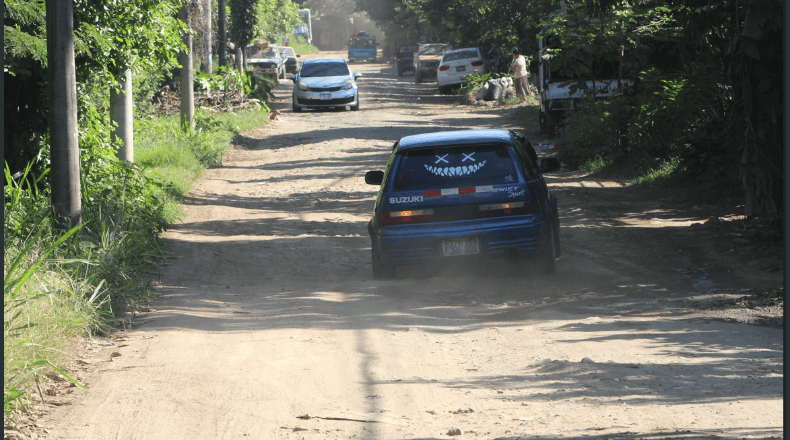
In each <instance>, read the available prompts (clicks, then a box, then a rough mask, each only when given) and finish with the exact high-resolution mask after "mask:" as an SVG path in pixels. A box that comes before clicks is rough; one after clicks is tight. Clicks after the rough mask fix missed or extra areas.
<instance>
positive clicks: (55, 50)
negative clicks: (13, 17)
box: [46, 0, 82, 229]
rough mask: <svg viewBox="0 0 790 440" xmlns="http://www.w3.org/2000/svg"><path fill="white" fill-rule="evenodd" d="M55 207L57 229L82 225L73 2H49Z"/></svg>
mask: <svg viewBox="0 0 790 440" xmlns="http://www.w3.org/2000/svg"><path fill="white" fill-rule="evenodd" d="M46 12H47V18H46V20H47V57H48V59H49V91H50V97H51V98H50V99H51V101H50V110H49V137H50V161H51V167H50V168H51V170H52V171H51V173H50V182H51V186H52V196H51V197H52V205H53V207H54V209H55V215H56V218H55V222H56V225H57V227H58V228H60V229H67V228H70V227H74V226H77V225H78V224H80V223H82V196H81V194H80V149H79V139H78V134H77V74H76V69H75V64H74V19H73V14H74V12H73V2H71V1H64V0H47V2H46Z"/></svg>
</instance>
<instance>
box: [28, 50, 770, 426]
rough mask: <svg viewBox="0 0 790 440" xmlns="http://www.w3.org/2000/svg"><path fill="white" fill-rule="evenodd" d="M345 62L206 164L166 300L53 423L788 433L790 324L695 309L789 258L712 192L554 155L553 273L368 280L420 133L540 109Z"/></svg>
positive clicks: (467, 269) (757, 288)
mask: <svg viewBox="0 0 790 440" xmlns="http://www.w3.org/2000/svg"><path fill="white" fill-rule="evenodd" d="M322 55H328V54H322ZM329 55H332V54H329ZM334 55H342V54H334ZM352 70H354V71H359V72H362V73H363V75H364V78H363V79H362V80H361V81H360V87H361V90H362V92H361V110H360V111H358V112H350V111H347V110H346V111H307V112H303V113H301V114H293V113H291V111H290V90H291V83H290V81H287V82H283V83H282V84H281V86H280V87H279V89H278V90H277V95H278V97H280V98H281V100H280V101H279V102H278V103H277V104H275V105H276V106H277V107H278V108H280V109H281V110H282V114H281V115H280V119H281V120H279V121H274V122H273V123H272V124H269V125H268V126H265V127H263V128H261V129H259V130H256V131H252V132H248V133H246V134H245V137H244V138H242V139H241V140H240V141H239V142H238V145H236V146H235V148H234V149H233V150H232V151H231V152H230V153H229V154H228V156H227V157H226V158H225V162H224V165H223V166H220V167H216V168H212V169H210V170H208V171H207V173H206V175H205V178H204V179H203V180H201V181H200V182H199V183H198V184H197V186H196V187H195V189H194V191H193V192H192V194H191V195H190V197H189V198H188V199H187V200H186V202H185V210H186V217H185V218H184V220H183V222H181V223H179V224H176V225H174V226H173V227H172V229H170V230H169V231H168V232H167V233H166V235H165V243H166V244H167V245H168V246H169V247H170V249H171V251H172V253H173V256H174V257H176V258H175V259H174V260H172V261H171V263H170V265H169V266H167V267H164V268H163V274H162V277H161V280H160V281H159V284H160V287H159V288H158V293H159V294H160V299H159V300H158V301H157V302H155V303H152V304H151V308H150V311H149V312H147V313H141V314H138V315H137V316H136V317H135V319H134V325H133V329H132V330H130V331H126V332H121V333H119V334H118V335H115V336H114V337H113V338H112V340H111V341H112V342H114V343H115V345H112V346H100V345H96V344H86V347H87V348H86V350H85V352H84V353H83V355H82V358H81V359H80V360H79V368H77V369H76V370H75V373H76V374H78V376H80V377H81V378H82V380H84V381H85V382H86V383H87V385H88V386H89V389H88V390H81V389H75V388H66V387H65V385H63V386H62V388H60V391H57V390H56V391H54V392H52V393H51V394H53V395H52V396H51V397H49V398H48V399H49V402H50V403H48V404H47V405H45V406H43V407H42V408H45V409H47V408H48V409H47V411H46V413H45V414H43V415H42V416H41V418H40V421H39V425H40V428H39V430H38V431H37V432H38V435H39V436H40V437H44V438H53V439H163V440H175V439H247V438H251V439H293V440H301V439H306V440H309V439H370V440H374V439H382V440H383V439H413V440H417V439H445V438H481V439H508V440H512V439H537V438H566V439H582V438H585V439H605V438H606V439H611V438H639V439H665V438H732V439H735V438H772V437H782V436H783V433H782V429H783V406H782V403H783V402H782V399H783V394H782V393H783V389H782V368H783V360H782V350H783V329H782V327H781V326H777V325H774V326H770V325H751V324H748V323H743V322H736V321H731V320H730V321H728V320H727V319H724V318H727V316H728V315H727V314H726V310H722V309H721V308H718V309H715V310H713V309H711V310H706V307H700V304H703V305H704V304H705V301H714V300H716V299H717V298H719V299H721V298H725V299H726V298H730V297H736V296H741V297H742V296H746V295H749V294H753V293H755V292H770V291H772V289H778V288H779V287H780V286H781V282H782V275H781V271H777V270H776V268H775V267H773V266H772V263H771V260H770V259H768V260H761V259H754V260H752V259H751V257H749V258H747V257H744V256H743V255H741V253H740V252H741V251H740V249H741V248H747V247H748V246H747V245H736V244H733V243H730V242H728V241H727V240H721V239H720V238H716V237H721V236H722V235H721V234H719V235H716V231H715V228H714V227H713V226H712V225H714V224H715V223H717V222H726V221H727V220H728V219H729V217H727V215H725V213H722V214H721V215H718V216H717V217H715V218H716V219H720V220H718V221H715V220H714V221H711V220H709V218H710V217H712V216H713V215H715V214H716V213H712V212H711V211H710V209H713V208H709V207H696V209H692V208H691V207H689V209H688V210H683V209H681V208H679V207H678V206H676V205H674V204H673V203H672V197H671V194H662V193H661V192H657V191H653V192H650V191H648V190H640V189H635V188H631V187H628V186H627V185H625V184H622V183H618V182H617V181H602V180H599V179H592V178H589V177H586V176H585V175H583V174H580V173H577V172H562V173H558V174H553V175H551V177H549V179H548V182H549V185H550V188H552V190H553V191H554V193H555V195H556V196H557V198H558V199H559V203H560V212H561V216H562V219H561V222H562V229H561V231H562V232H561V238H562V249H563V255H562V257H561V258H560V260H558V270H557V273H556V274H554V275H550V276H546V275H540V274H538V273H537V272H533V271H530V270H526V271H525V270H524V267H523V266H520V265H516V264H512V263H510V262H507V261H495V262H481V263H476V264H469V265H440V266H436V267H428V268H418V269H415V270H407V271H403V274H402V276H400V277H398V278H397V279H394V280H386V281H377V280H374V279H373V277H372V273H371V267H370V242H369V239H368V237H367V231H366V228H365V224H366V222H367V221H368V219H369V216H370V213H371V210H372V206H373V199H374V196H375V192H376V188H374V187H371V186H368V185H365V183H364V181H363V176H364V173H365V171H368V170H375V169H383V167H384V165H385V163H386V160H387V157H388V155H389V152H390V150H391V147H392V144H393V143H394V142H395V141H396V140H397V139H399V138H400V137H402V136H405V135H409V134H414V133H423V132H429V131H435V130H448V129H463V128H489V127H505V128H516V129H525V127H524V124H523V122H519V121H518V120H517V119H515V118H514V117H513V114H514V109H513V108H512V107H510V108H475V107H467V106H460V105H457V104H455V99H454V98H453V97H451V96H443V95H438V94H436V93H437V91H436V90H437V87H436V84H435V83H424V84H415V83H414V82H413V78H412V77H408V76H407V77H402V78H400V77H398V76H397V73H396V71H395V69H394V67H393V66H392V65H390V64H371V65H367V64H362V65H359V64H357V65H352ZM536 130H537V127H536V124H532V125H528V126H527V127H526V131H525V133H526V134H527V136H528V137H529V138H531V139H532V140H533V143H534V144H536V145H537V144H539V143H541V142H545V139H543V138H541V137H540V135H539V134H538V133H537V132H536ZM547 153H550V150H548V149H546V148H543V149H539V154H547ZM706 209H707V211H706ZM695 223H698V225H693V224H695ZM724 236H725V237H726V234H725V235H724ZM776 295H783V293H781V292H780V293H776ZM711 304H712V303H711ZM769 312H770V310H769ZM755 313H756V312H755ZM746 315H748V316H751V315H749V313H746ZM748 316H747V317H748ZM775 318H776V316H774V319H775ZM760 319H768V318H767V317H766V316H752V320H753V321H756V320H760ZM776 323H780V322H779V321H777V322H776ZM107 341H110V340H109V339H108V340H107ZM113 353H117V354H115V355H114V354H113ZM63 390H66V391H63ZM44 429H46V431H44ZM451 434H460V435H458V436H452V435H451Z"/></svg>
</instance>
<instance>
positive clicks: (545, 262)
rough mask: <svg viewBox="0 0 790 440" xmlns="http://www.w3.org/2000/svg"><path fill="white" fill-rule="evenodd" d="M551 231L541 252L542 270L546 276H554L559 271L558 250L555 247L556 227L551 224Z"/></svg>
mask: <svg viewBox="0 0 790 440" xmlns="http://www.w3.org/2000/svg"><path fill="white" fill-rule="evenodd" d="M549 228H550V231H549V233H548V234H546V244H545V245H544V246H543V250H542V251H540V257H539V259H540V269H541V272H543V273H544V274H546V275H549V274H553V273H554V272H555V271H556V270H557V262H556V258H557V255H556V250H555V247H554V225H553V224H550V226H549Z"/></svg>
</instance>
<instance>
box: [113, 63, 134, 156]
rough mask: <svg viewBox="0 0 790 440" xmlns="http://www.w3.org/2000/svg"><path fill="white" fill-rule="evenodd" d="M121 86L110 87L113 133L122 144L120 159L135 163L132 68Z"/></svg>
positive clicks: (125, 73)
mask: <svg viewBox="0 0 790 440" xmlns="http://www.w3.org/2000/svg"><path fill="white" fill-rule="evenodd" d="M120 86H121V87H120V88H119V89H115V88H110V119H111V120H112V121H113V122H115V124H116V127H114V128H113V130H112V135H113V136H116V137H118V139H120V141H121V146H120V148H118V153H117V154H116V155H117V156H118V159H122V160H125V161H127V162H131V163H134V132H133V130H134V125H133V119H132V112H133V108H134V107H133V105H132V100H133V99H132V70H131V69H126V71H125V72H124V73H123V80H122V81H120Z"/></svg>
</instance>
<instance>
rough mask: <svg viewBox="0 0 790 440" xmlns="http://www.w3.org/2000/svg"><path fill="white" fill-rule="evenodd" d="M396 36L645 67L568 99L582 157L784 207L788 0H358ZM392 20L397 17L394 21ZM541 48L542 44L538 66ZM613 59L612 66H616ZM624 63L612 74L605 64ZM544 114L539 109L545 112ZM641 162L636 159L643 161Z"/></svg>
mask: <svg viewBox="0 0 790 440" xmlns="http://www.w3.org/2000/svg"><path fill="white" fill-rule="evenodd" d="M357 5H358V8H359V9H361V10H364V11H366V12H367V13H368V14H369V16H370V17H371V18H372V19H373V20H375V21H376V22H377V23H379V24H380V25H385V24H386V25H388V26H389V29H391V30H390V31H388V33H387V35H388V37H390V36H391V37H393V38H404V37H411V38H414V39H419V40H422V41H428V40H429V39H430V38H436V39H438V40H439V41H443V42H448V43H450V44H452V46H453V47H455V48H460V47H480V48H482V49H483V50H484V51H485V52H486V53H487V54H488V57H489V62H490V63H491V65H492V66H499V69H498V70H496V69H495V70H496V71H497V72H498V73H505V72H506V70H507V66H508V65H509V64H510V55H509V54H510V49H511V48H512V47H519V48H520V50H521V53H522V54H525V55H527V56H532V55H534V54H536V53H537V51H538V47H537V41H538V40H537V39H538V37H539V36H540V37H544V38H546V39H547V40H548V41H549V43H550V44H549V50H547V51H546V52H545V54H544V55H545V57H546V58H545V59H546V60H548V61H549V65H550V66H551V67H550V69H551V71H552V72H553V75H555V76H558V77H559V78H568V80H569V81H570V82H572V83H576V84H577V85H579V86H583V84H584V82H585V81H587V80H593V79H595V80H598V81H600V80H612V79H614V80H615V81H617V80H619V79H630V80H633V87H632V88H631V90H632V92H631V93H626V94H625V95H621V96H620V97H619V99H614V100H611V102H602V101H601V100H597V101H596V102H594V103H593V102H589V103H586V104H582V105H580V106H579V107H578V108H577V109H576V110H574V111H572V112H569V113H570V114H569V115H568V117H567V118H565V121H564V124H563V127H562V129H561V130H559V132H558V133H557V139H556V142H555V144H556V146H557V148H558V149H559V155H560V157H561V159H562V160H563V161H564V162H566V163H568V164H569V165H571V166H574V167H579V168H583V169H595V170H598V171H602V172H607V173H615V174H619V173H621V172H626V171H628V173H629V175H630V176H632V177H633V178H635V179H637V181H638V182H640V183H647V182H651V183H659V182H661V184H672V185H674V186H676V187H684V188H690V191H691V192H692V193H697V194H700V195H702V194H706V197H711V198H718V199H722V198H724V199H726V198H730V199H731V200H733V202H732V203H736V204H738V205H742V206H743V208H744V214H745V215H746V216H748V217H750V218H751V217H755V216H760V217H762V218H763V219H766V220H768V221H770V222H771V223H772V224H773V225H774V226H776V227H780V226H781V225H782V224H783V221H784V197H783V194H784V190H783V187H784V170H783V163H784V161H783V157H784V146H783V145H784V141H783V134H782V124H781V123H777V121H782V120H783V118H784V105H783V104H782V102H781V95H782V94H781V90H782V87H783V84H784V71H783V69H784V61H783V60H784V56H783V55H782V54H783V53H784V52H783V49H782V45H781V44H779V43H778V41H781V38H782V33H783V30H784V19H783V17H784V15H783V11H784V3H783V2H781V1H779V0H769V1H761V0H737V1H736V0H724V1H721V0H702V1H687V0H680V1H668V0H638V1H613V0H602V1H598V0H596V1H588V0H580V1H567V2H566V1H559V0H556V1H537V0H529V1H526V2H512V1H509V0H490V1H487V2H485V3H484V4H482V3H475V2H468V3H463V4H462V3H457V4H453V7H452V8H451V9H448V7H447V3H446V2H444V1H441V0H420V1H410V0H358V1H357ZM392 24H396V25H397V26H394V25H392ZM540 61H542V60H540V59H537V57H534V58H533V62H532V63H530V71H531V72H532V73H533V74H536V73H537V69H538V64H539V62H540ZM604 67H605V68H606V69H604ZM605 70H606V71H614V72H617V73H616V74H615V75H614V76H612V75H609V76H608V77H604V76H602V73H601V72H603V71H605ZM532 121H537V118H536V119H533V120H532ZM631 170H633V171H631Z"/></svg>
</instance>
